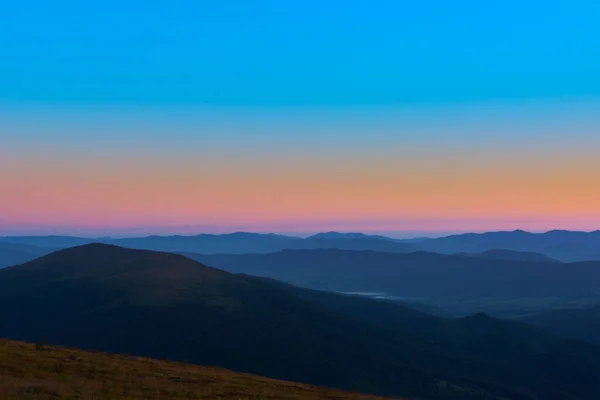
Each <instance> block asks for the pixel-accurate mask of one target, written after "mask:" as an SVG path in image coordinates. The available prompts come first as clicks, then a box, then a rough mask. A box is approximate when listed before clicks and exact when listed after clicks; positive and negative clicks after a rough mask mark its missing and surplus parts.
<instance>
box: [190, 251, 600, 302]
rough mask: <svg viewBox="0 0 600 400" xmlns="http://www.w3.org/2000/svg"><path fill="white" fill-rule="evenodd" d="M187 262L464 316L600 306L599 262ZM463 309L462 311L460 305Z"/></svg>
mask: <svg viewBox="0 0 600 400" xmlns="http://www.w3.org/2000/svg"><path fill="white" fill-rule="evenodd" d="M504 255H506V254H504ZM187 256H188V257H190V258H193V259H195V260H198V261H200V262H203V263H206V264H209V265H213V266H215V267H218V268H221V269H224V270H227V271H230V272H234V273H245V274H252V275H257V276H263V277H268V278H273V279H277V280H281V281H284V282H288V283H291V284H293V285H298V286H302V287H307V288H312V289H319V290H328V291H338V292H352V293H353V292H359V293H372V294H374V295H379V296H387V297H397V298H400V299H403V300H404V301H407V300H410V301H413V300H414V301H417V302H423V303H426V304H431V305H439V306H444V305H449V306H452V307H453V309H455V310H456V311H457V312H458V313H459V314H460V313H462V312H463V311H464V312H475V311H477V310H487V309H488V308H487V307H488V305H489V306H490V308H492V307H493V308H494V309H498V310H502V307H505V308H506V310H507V311H506V312H508V311H511V310H512V308H514V307H517V308H518V309H521V308H523V312H538V311H539V310H540V309H543V308H545V307H546V306H547V304H548V303H551V304H554V303H556V302H561V301H562V302H569V303H570V302H573V301H575V300H577V301H582V302H589V303H594V302H600V296H598V287H600V262H585V263H568V264H567V263H558V262H555V261H553V260H551V261H547V262H544V261H538V260H537V259H536V261H514V260H510V259H503V258H498V257H496V256H494V257H489V254H488V255H484V256H461V255H444V254H436V253H427V252H415V253H410V254H392V253H382V252H372V251H344V250H334V249H320V250H308V251H306V250H286V251H282V252H278V253H272V254H245V255H198V254H187ZM505 258H515V257H513V256H511V257H505ZM524 299H541V301H543V302H542V303H540V304H538V303H539V301H537V300H536V301H537V303H536V301H530V300H527V301H525V300H524ZM458 302H460V305H455V304H454V303H458ZM517 302H518V303H519V304H516V303H517ZM514 304H516V305H515V306H513V305H514ZM459 306H460V307H459ZM517 311H518V310H517ZM517 311H515V312H517ZM511 312H512V311H511ZM518 312H520V311H518Z"/></svg>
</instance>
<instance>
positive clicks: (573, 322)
mask: <svg viewBox="0 0 600 400" xmlns="http://www.w3.org/2000/svg"><path fill="white" fill-rule="evenodd" d="M526 322H528V323H530V324H532V325H534V326H537V327H539V328H542V329H544V330H546V331H548V332H551V333H554V334H556V335H560V336H564V337H567V338H573V339H580V340H587V341H589V342H592V343H595V344H598V345H600V306H595V307H586V308H576V309H568V310H556V311H550V312H545V313H541V314H538V315H535V316H533V317H531V318H528V319H526Z"/></svg>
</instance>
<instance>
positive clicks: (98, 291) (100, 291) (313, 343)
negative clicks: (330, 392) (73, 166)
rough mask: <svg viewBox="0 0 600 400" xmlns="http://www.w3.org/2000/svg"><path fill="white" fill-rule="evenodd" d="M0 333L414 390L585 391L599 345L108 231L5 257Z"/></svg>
mask: <svg viewBox="0 0 600 400" xmlns="http://www.w3.org/2000/svg"><path fill="white" fill-rule="evenodd" d="M314 252H315V253H319V252H322V251H314ZM338 252H339V253H352V254H350V255H354V256H356V255H360V254H362V253H360V252H341V251H338ZM306 253H311V252H306ZM553 265H554V264H553ZM321 267H322V266H321ZM0 336H3V337H9V338H14V339H21V340H27V341H40V340H44V341H46V342H48V343H54V344H60V345H67V346H78V347H82V348H85V349H98V350H103V351H109V352H117V353H128V354H137V355H146V356H153V357H156V358H163V359H173V360H186V361H188V362H193V363H199V364H208V365H219V366H224V367H227V368H232V369H236V370H239V371H246V372H253V373H257V374H260V375H265V376H271V377H277V378H284V379H289V380H294V381H300V382H307V383H313V384H318V385H325V386H332V387H339V388H345V389H351V390H354V391H363V392H374V393H382V394H390V395H407V396H412V397H416V398H428V399H483V400H487V399H496V400H500V399H514V400H534V399H539V400H542V399H543V400H555V399H556V400H563V399H564V400H567V399H574V398H577V399H581V400H586V399H590V400H591V399H595V398H596V396H597V393H599V392H600V382H598V380H597V377H598V376H600V348H598V347H595V346H593V345H588V344H586V343H583V342H570V341H566V340H562V339H557V338H555V337H553V336H550V335H547V334H544V333H541V332H539V331H537V330H535V329H533V328H529V327H527V326H525V325H521V324H519V323H514V322H505V321H501V320H497V319H494V318H491V317H488V316H486V315H482V314H479V315H475V316H472V317H468V318H463V319H457V320H451V319H443V318H437V317H433V316H429V315H427V314H424V313H421V312H418V311H415V310H412V309H410V308H407V307H402V306H399V305H397V304H392V303H388V302H381V301H374V300H369V299H363V298H359V297H354V296H344V295H338V294H333V293H324V292H318V291H312V290H307V289H301V288H297V287H293V286H290V285H288V284H284V283H280V282H276V281H272V280H269V279H264V278H255V277H250V276H246V275H233V274H230V273H227V272H225V271H221V270H218V269H214V268H210V267H207V266H204V265H202V264H199V263H197V262H195V261H192V260H190V259H188V258H185V257H183V256H180V255H174V254H169V253H160V252H154V251H143V250H131V249H124V248H120V247H116V246H110V245H104V244H90V245H84V246H80V247H75V248H71V249H67V250H62V251H58V252H55V253H52V254H49V255H47V256H44V257H42V258H39V259H37V260H35V261H32V262H29V263H26V264H22V265H19V266H15V267H9V268H5V269H3V270H1V271H0Z"/></svg>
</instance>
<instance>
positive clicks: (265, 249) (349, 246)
mask: <svg viewBox="0 0 600 400" xmlns="http://www.w3.org/2000/svg"><path fill="white" fill-rule="evenodd" d="M0 241H5V242H8V243H21V244H27V245H33V246H44V247H53V248H66V247H73V246H79V245H83V244H89V243H93V242H101V243H105V244H113V245H117V246H121V247H128V248H132V249H140V250H157V251H169V252H184V251H186V252H195V253H203V254H219V253H225V254H243V253H272V252H277V251H281V250H284V249H319V248H329V249H336V248H339V249H346V250H373V251H386V252H391V253H407V252H411V251H416V250H418V247H416V246H414V245H412V244H407V243H399V242H397V241H394V240H392V239H388V238H384V237H383V236H368V235H363V234H341V233H336V232H329V233H324V234H319V235H315V236H311V237H308V238H299V237H292V236H284V235H275V234H258V233H246V232H238V233H231V234H224V235H212V234H201V235H196V236H147V237H137V238H120V239H113V238H103V239H89V238H87V239H86V238H76V237H65V236H29V237H27V236H23V237H5V238H0Z"/></svg>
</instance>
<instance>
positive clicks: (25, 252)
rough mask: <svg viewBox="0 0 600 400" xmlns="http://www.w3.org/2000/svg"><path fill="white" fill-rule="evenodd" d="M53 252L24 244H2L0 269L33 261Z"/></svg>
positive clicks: (0, 245)
mask: <svg viewBox="0 0 600 400" xmlns="http://www.w3.org/2000/svg"><path fill="white" fill-rule="evenodd" d="M53 250H54V249H52V248H42V247H36V246H31V245H27V244H22V243H4V242H0V268H4V267H9V266H11V265H16V264H21V263H25V262H27V261H31V260H33V259H36V258H38V257H41V256H43V255H45V254H48V253H50V252H52V251H53Z"/></svg>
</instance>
